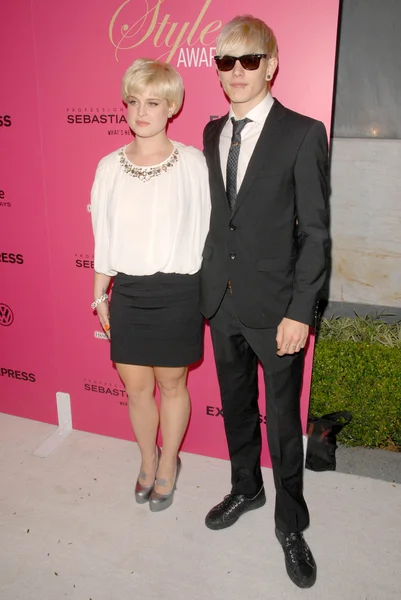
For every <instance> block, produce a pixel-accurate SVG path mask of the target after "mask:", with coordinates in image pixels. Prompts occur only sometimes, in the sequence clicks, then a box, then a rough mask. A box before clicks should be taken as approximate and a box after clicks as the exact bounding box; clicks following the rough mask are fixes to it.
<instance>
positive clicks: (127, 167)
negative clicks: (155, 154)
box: [119, 146, 179, 182]
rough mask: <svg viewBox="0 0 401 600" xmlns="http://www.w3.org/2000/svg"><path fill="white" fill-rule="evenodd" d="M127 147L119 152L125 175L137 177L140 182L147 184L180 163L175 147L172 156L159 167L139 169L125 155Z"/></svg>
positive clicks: (158, 165) (159, 164)
mask: <svg viewBox="0 0 401 600" xmlns="http://www.w3.org/2000/svg"><path fill="white" fill-rule="evenodd" d="M126 148H127V146H124V147H123V148H121V150H120V152H119V157H120V164H121V166H122V167H123V169H124V171H125V173H127V174H128V175H131V176H132V177H136V178H137V179H139V180H140V181H143V182H147V181H149V180H150V179H153V177H158V176H159V175H162V174H163V173H166V172H167V171H169V170H170V169H171V168H172V167H173V166H174V165H175V164H176V163H177V162H178V155H179V152H178V148H176V147H175V146H174V149H173V151H172V153H171V154H170V156H168V157H167V158H166V159H165V160H163V161H162V162H161V163H158V164H157V165H152V166H150V167H139V166H138V165H135V164H134V163H133V162H131V161H130V160H129V158H127V155H126V153H125V150H126Z"/></svg>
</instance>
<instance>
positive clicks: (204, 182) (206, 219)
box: [200, 154, 211, 251]
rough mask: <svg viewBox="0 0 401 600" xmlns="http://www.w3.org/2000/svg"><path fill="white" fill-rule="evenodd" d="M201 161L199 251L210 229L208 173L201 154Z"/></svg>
mask: <svg viewBox="0 0 401 600" xmlns="http://www.w3.org/2000/svg"><path fill="white" fill-rule="evenodd" d="M200 161H201V181H200V193H201V207H202V208H201V211H202V213H201V240H200V243H201V251H203V247H204V245H205V240H206V236H207V234H208V233H209V228H210V212H211V200H210V186H209V173H208V168H207V165H206V160H205V157H204V156H203V154H201V156H200Z"/></svg>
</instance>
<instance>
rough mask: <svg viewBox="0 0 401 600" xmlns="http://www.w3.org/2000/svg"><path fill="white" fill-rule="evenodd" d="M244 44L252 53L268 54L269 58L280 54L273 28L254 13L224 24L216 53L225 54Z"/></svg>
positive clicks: (217, 41)
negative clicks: (254, 15)
mask: <svg viewBox="0 0 401 600" xmlns="http://www.w3.org/2000/svg"><path fill="white" fill-rule="evenodd" d="M243 46H245V47H247V48H249V52H250V53H251V52H252V53H255V54H257V53H260V54H267V58H268V59H269V58H275V57H277V54H278V48H277V40H276V36H275V35H274V33H273V31H272V29H270V27H268V26H267V25H266V23H264V22H263V21H262V20H261V19H257V18H256V17H253V16H252V15H243V16H238V17H235V18H234V19H232V20H231V21H229V22H228V23H226V24H225V25H224V27H223V29H222V30H221V32H220V34H219V36H218V38H217V40H216V54H217V55H218V56H224V55H225V54H230V53H232V52H233V51H234V52H235V50H236V49H237V48H240V47H243Z"/></svg>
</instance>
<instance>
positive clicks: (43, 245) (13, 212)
mask: <svg viewBox="0 0 401 600" xmlns="http://www.w3.org/2000/svg"><path fill="white" fill-rule="evenodd" d="M338 3H339V0H325V2H322V1H321V0H281V1H280V2H273V1H272V2H270V1H266V0H254V2H253V3H252V6H250V7H249V11H250V12H251V13H252V14H253V15H254V16H257V17H260V18H262V19H263V20H265V21H266V22H267V23H268V24H269V25H270V26H271V27H272V28H273V30H274V31H275V34H276V36H277V38H278V44H279V52H280V69H279V73H278V76H277V78H276V81H275V84H274V88H273V95H274V96H276V97H277V98H279V99H280V101H281V102H282V103H284V104H286V105H287V106H289V107H290V108H292V109H294V110H296V111H299V112H302V113H304V114H307V115H310V116H313V117H315V118H317V119H320V120H322V121H323V122H324V123H325V124H326V127H327V129H328V130H329V127H330V121H331V106H332V95H333V77H334V64H335V50H336V34H337V18H338ZM243 12H244V5H243V2H242V0H230V1H229V2H228V1H224V2H223V1H221V0H193V1H192V2H186V3H184V2H182V0H125V1H124V2H123V1H122V0H104V1H103V2H100V3H99V2H97V1H96V0H86V1H85V2H80V1H78V0H70V2H68V3H67V4H65V3H61V2H51V1H50V0H21V1H20V2H18V3H14V4H13V5H10V6H9V7H8V9H7V14H5V15H3V16H2V22H1V25H0V28H1V39H0V44H1V46H2V47H3V48H2V52H1V56H2V58H1V66H2V69H1V73H2V75H1V78H2V86H1V87H2V91H1V96H0V145H1V163H0V235H1V245H0V336H1V349H0V374H1V376H0V393H1V399H0V410H2V411H3V412H7V413H11V414H15V415H19V416H23V417H29V418H34V419H38V420H43V421H46V422H50V423H55V422H56V418H57V416H56V392H57V391H61V392H66V393H68V394H70V397H71V406H72V415H73V426H74V428H76V429H82V430H85V431H91V432H94V433H99V434H104V435H109V436H114V437H121V438H126V439H132V432H131V427H130V423H129V419H128V413H127V396H126V393H125V391H124V386H123V384H122V382H121V381H120V379H119V377H118V374H117V371H116V369H115V367H114V366H113V365H112V364H111V362H110V360H109V347H108V345H109V342H108V341H107V340H106V339H105V336H104V334H103V332H102V331H101V329H100V327H99V325H98V321H97V317H96V316H95V315H94V314H93V313H92V311H91V309H90V303H91V301H92V297H93V291H92V288H93V239H92V230H91V219H90V206H89V203H90V189H91V185H92V181H93V177H94V173H95V168H96V165H97V163H98V161H99V160H100V158H102V157H103V156H104V155H106V154H108V153H110V152H111V151H113V150H115V149H117V148H119V147H121V146H123V145H124V144H127V143H129V142H130V141H131V139H132V135H131V132H130V130H129V128H128V125H127V121H126V110H125V106H124V104H123V103H122V101H121V96H120V83H121V78H122V75H123V73H124V71H125V70H126V68H127V67H128V65H130V64H131V63H132V62H133V61H134V60H135V59H136V58H139V57H150V58H157V59H160V60H163V61H166V62H169V63H171V64H172V65H174V66H175V67H176V68H177V69H178V70H179V72H180V73H181V75H182V77H183V79H184V83H185V89H186V95H185V102H184V107H183V110H182V112H181V114H180V115H179V116H178V117H177V118H176V119H175V120H174V122H173V123H172V125H171V126H170V129H169V136H170V137H171V138H172V139H175V140H178V141H181V142H184V143H186V144H191V145H193V146H196V147H198V148H201V147H202V131H203V127H204V125H205V123H206V122H207V121H209V120H210V119H213V118H216V117H218V116H221V115H223V114H225V113H226V112H227V110H228V104H227V100H226V99H225V97H224V95H223V92H222V90H221V88H220V85H219V82H218V78H217V75H216V70H215V66H214V61H213V56H214V54H215V40H216V37H217V35H218V33H219V31H220V29H221V27H222V24H223V23H224V22H226V21H228V20H230V19H231V18H232V17H234V16H235V15H237V14H243ZM205 335H206V343H205V357H204V360H203V362H202V364H201V365H200V366H198V367H197V368H194V369H192V370H191V372H190V375H189V388H190V392H191V397H192V419H191V425H190V427H189V430H188V433H187V436H186V439H185V443H184V450H187V451H189V452H195V453H201V454H206V455H211V456H220V457H226V456H227V453H226V445H225V438H224V430H223V420H222V415H221V404H220V400H219V392H218V385H217V378H216V373H215V367H214V361H213V352H212V347H211V342H210V335H209V330H208V328H207V327H206V334H205ZM312 358H313V344H310V345H309V348H308V351H307V357H306V366H305V377H304V386H303V394H302V402H301V404H302V406H301V411H302V418H303V421H304V423H305V420H306V416H307V409H308V399H309V389H310V379H311V370H312ZM260 396H261V402H260V406H261V417H260V418H261V423H263V422H264V420H265V416H264V413H265V411H264V408H263V404H264V400H263V397H264V385H263V381H262V378H260ZM263 462H264V463H265V464H268V453H267V447H266V444H265V448H264V455H263Z"/></svg>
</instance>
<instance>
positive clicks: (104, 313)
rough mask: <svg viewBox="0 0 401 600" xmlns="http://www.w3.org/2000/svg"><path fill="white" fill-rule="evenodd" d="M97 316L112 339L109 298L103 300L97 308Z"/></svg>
mask: <svg viewBox="0 0 401 600" xmlns="http://www.w3.org/2000/svg"><path fill="white" fill-rule="evenodd" d="M96 310H97V316H98V317H99V322H100V325H101V326H102V327H103V331H104V332H105V334H106V335H107V337H108V338H109V339H110V314H109V303H108V302H107V300H106V301H105V302H101V303H100V304H99V305H98V306H97V308H96Z"/></svg>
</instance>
